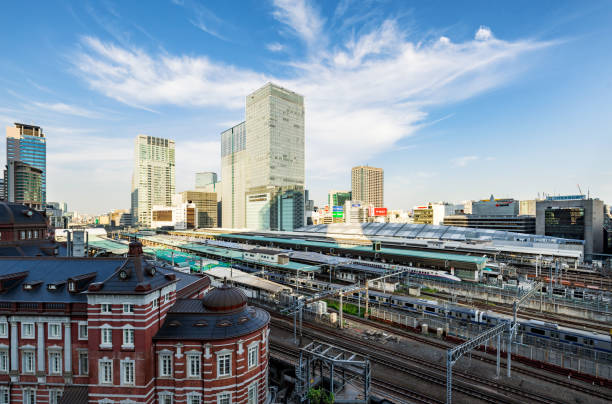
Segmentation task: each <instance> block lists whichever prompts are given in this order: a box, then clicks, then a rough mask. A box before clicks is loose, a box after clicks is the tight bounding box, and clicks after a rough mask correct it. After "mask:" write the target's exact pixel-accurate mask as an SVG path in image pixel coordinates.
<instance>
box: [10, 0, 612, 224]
mask: <svg viewBox="0 0 612 404" xmlns="http://www.w3.org/2000/svg"><path fill="white" fill-rule="evenodd" d="M174 3H176V4H174ZM257 5H258V3H254V2H250V3H245V5H244V9H241V10H239V12H237V13H233V11H235V10H233V9H232V7H230V6H229V5H224V4H216V5H211V6H209V8H206V7H204V6H203V5H200V4H199V3H196V2H191V1H188V0H186V1H174V2H170V1H169V2H167V3H163V4H162V3H157V4H155V5H152V7H151V9H150V10H147V11H146V12H145V13H142V15H140V13H139V11H142V10H140V8H139V7H138V6H137V5H129V4H121V3H112V2H106V3H99V4H97V3H84V4H68V3H64V4H62V5H61V6H60V7H53V6H52V5H49V4H45V3H40V4H39V5H38V6H37V7H31V8H32V9H31V10H30V9H28V12H27V14H28V15H32V18H38V19H39V20H40V23H39V24H37V26H36V29H32V30H28V32H21V31H19V30H17V29H16V28H15V27H16V26H17V24H19V21H18V20H14V21H8V22H7V24H5V25H4V26H3V28H2V30H3V31H4V33H5V35H3V39H0V41H2V44H3V46H4V49H5V50H6V53H7V54H14V55H16V54H20V59H19V60H16V59H11V58H6V60H3V61H2V62H0V72H1V77H2V78H3V80H2V83H3V85H2V86H3V89H4V91H3V92H2V93H1V94H0V123H1V124H3V125H4V126H11V125H13V123H14V122H22V123H26V124H32V125H38V126H41V127H42V128H43V130H44V132H45V134H46V137H47V156H48V157H47V172H48V175H47V198H46V199H47V200H48V201H54V200H65V201H67V202H68V203H69V204H70V205H71V208H72V209H73V210H77V211H80V212H82V211H84V212H87V213H102V212H105V211H110V210H111V209H115V208H127V207H129V204H130V201H129V192H130V183H131V171H132V161H133V158H134V156H133V146H132V144H133V143H132V142H133V139H134V137H135V136H136V135H137V134H139V133H146V134H148V135H150V136H154V137H161V138H170V139H174V140H175V141H176V149H177V150H176V170H177V172H176V191H177V192H179V191H185V190H188V189H191V188H193V185H192V184H193V181H194V176H195V173H196V172H202V171H214V172H217V173H221V167H220V156H219V155H220V153H219V150H220V135H219V134H220V132H221V131H222V130H224V129H227V128H228V127H231V126H233V125H235V124H238V123H239V122H241V121H242V120H243V119H244V118H243V114H244V107H245V105H244V104H245V103H244V99H245V96H246V95H247V94H250V93H251V92H252V91H254V90H256V89H257V88H260V87H261V86H263V85H264V84H265V83H267V82H269V81H272V82H274V83H275V84H278V85H281V86H283V87H286V88H290V89H291V90H292V91H295V92H297V93H299V94H302V95H304V99H305V108H306V109H307V111H308V112H307V114H306V117H307V118H306V134H305V138H306V175H305V176H306V188H307V189H309V190H310V191H311V195H312V198H313V199H314V200H315V202H316V204H317V205H319V206H320V205H323V204H324V201H325V200H326V198H327V192H328V191H329V190H332V189H350V169H351V167H353V166H356V165H365V164H368V165H372V166H376V167H381V168H383V169H384V170H385V184H386V186H385V190H384V194H385V204H386V205H387V207H389V208H403V209H410V208H411V207H412V206H414V205H416V204H420V203H425V202H428V201H438V200H446V201H451V202H452V201H461V200H465V199H481V198H486V197H487V196H488V195H490V194H495V195H496V196H499V197H514V198H517V199H531V198H534V197H535V196H537V193H538V192H540V193H542V192H548V193H551V194H554V193H567V194H575V193H577V187H576V184H579V185H580V187H582V189H583V191H584V193H586V192H587V190H590V194H591V196H593V197H598V198H600V199H602V200H604V201H610V200H612V184H610V181H609V180H608V179H609V177H610V175H611V174H612V172H610V170H609V165H608V164H607V157H606V150H607V149H609V146H610V145H611V144H612V138H611V137H610V136H609V127H610V126H611V125H610V124H611V123H612V117H610V114H609V108H610V105H611V102H610V95H609V94H610V85H611V84H610V79H609V77H608V75H607V74H606V73H607V72H609V70H610V66H612V58H611V57H610V55H608V54H607V53H606V52H601V50H602V49H606V48H607V47H609V45H610V43H609V42H610V40H609V38H610V37H612V35H611V34H612V28H610V27H609V26H607V25H606V24H605V22H606V21H609V19H610V18H609V17H610V16H611V15H612V7H611V6H610V5H609V4H606V3H604V2H599V3H595V2H594V3H590V4H589V6H588V7H580V5H577V4H574V3H569V2H567V3H557V2H556V3H549V4H548V6H547V5H535V6H534V5H532V4H530V3H526V2H525V3H513V4H511V5H504V12H505V17H501V16H499V15H498V14H499V9H498V7H495V6H494V5H487V4H486V3H483V4H476V3H472V4H470V5H469V7H467V8H466V7H462V6H461V5H453V4H446V3H444V7H443V8H444V11H443V12H438V11H439V10H440V8H441V6H442V3H432V4H428V5H418V6H417V5H416V4H410V5H409V6H407V5H405V4H404V3H403V2H399V3H393V2H388V3H384V4H370V3H365V4H360V5H359V7H356V4H352V3H351V2H350V1H342V2H339V3H338V4H331V3H329V4H328V3H316V2H297V3H296V5H295V6H294V7H291V6H290V5H289V3H288V2H285V1H280V0H278V1H271V2H269V3H265V4H263V5H261V7H258V6H257ZM21 7H23V5H20V4H10V5H7V7H6V8H7V12H8V13H9V14H16V15H18V14H25V13H26V11H25V10H21ZM459 10H462V11H459ZM159 15H164V16H165V19H166V20H165V21H163V25H165V26H166V27H161V26H160V24H162V22H160V21H158V18H157V17H158V16H159ZM264 26H265V27H264ZM168 27H172V29H171V30H170V29H169V28H168ZM9 32H10V34H9ZM151 33H155V34H154V35H151ZM245 33H248V34H250V36H249V37H248V38H247V37H246V35H245ZM34 44H36V45H39V46H33V45H34ZM5 141H6V139H5V138H4V137H3V138H2V140H1V142H2V143H1V144H0V147H2V149H3V150H4V148H5V147H6V145H5ZM580 150H587V151H588V153H584V152H580ZM0 163H1V164H2V165H3V166H4V164H5V163H6V162H5V161H4V157H3V160H0ZM220 180H221V181H223V177H221V178H220Z"/></svg>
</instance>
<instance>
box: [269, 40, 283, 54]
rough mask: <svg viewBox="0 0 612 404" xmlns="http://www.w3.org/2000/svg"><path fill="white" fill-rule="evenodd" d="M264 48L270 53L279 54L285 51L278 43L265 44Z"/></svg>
mask: <svg viewBox="0 0 612 404" xmlns="http://www.w3.org/2000/svg"><path fill="white" fill-rule="evenodd" d="M266 48H267V49H268V50H269V51H270V52H280V51H282V50H284V49H285V46H284V45H283V44H280V43H278V42H272V43H269V44H267V45H266Z"/></svg>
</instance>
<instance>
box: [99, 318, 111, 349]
mask: <svg viewBox="0 0 612 404" xmlns="http://www.w3.org/2000/svg"><path fill="white" fill-rule="evenodd" d="M112 347H113V328H112V327H111V326H110V325H109V324H104V325H103V326H102V327H100V348H112Z"/></svg>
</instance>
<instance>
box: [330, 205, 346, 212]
mask: <svg viewBox="0 0 612 404" xmlns="http://www.w3.org/2000/svg"><path fill="white" fill-rule="evenodd" d="M332 210H333V211H334V212H344V207H343V206H332Z"/></svg>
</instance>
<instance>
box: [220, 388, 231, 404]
mask: <svg viewBox="0 0 612 404" xmlns="http://www.w3.org/2000/svg"><path fill="white" fill-rule="evenodd" d="M225 399H227V400H228V401H227V402H224V401H222V400H225ZM217 404H232V393H231V392H229V391H222V392H221V393H219V394H217Z"/></svg>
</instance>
